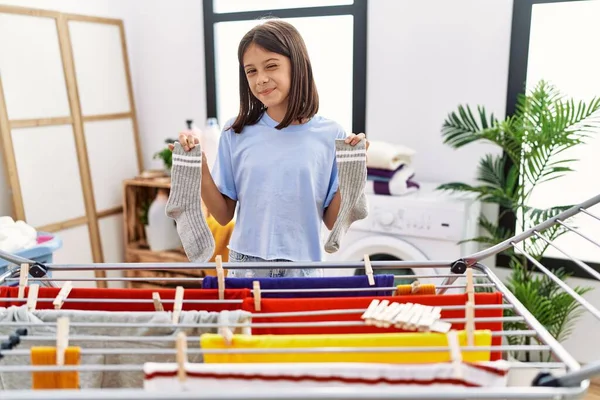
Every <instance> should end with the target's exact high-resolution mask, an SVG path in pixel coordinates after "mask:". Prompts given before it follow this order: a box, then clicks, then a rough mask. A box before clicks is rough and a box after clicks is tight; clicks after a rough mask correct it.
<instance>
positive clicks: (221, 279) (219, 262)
mask: <svg viewBox="0 0 600 400" xmlns="http://www.w3.org/2000/svg"><path fill="white" fill-rule="evenodd" d="M215 265H216V268H217V282H218V285H219V300H225V271H224V270H223V259H222V258H221V255H220V254H218V255H217V256H216V257H215Z"/></svg>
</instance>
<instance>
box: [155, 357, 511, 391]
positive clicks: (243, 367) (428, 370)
mask: <svg viewBox="0 0 600 400" xmlns="http://www.w3.org/2000/svg"><path fill="white" fill-rule="evenodd" d="M508 366H509V364H508V363H507V362H505V361H502V360H500V361H493V362H489V363H485V366H483V365H475V364H470V363H462V364H461V365H460V368H461V372H462V377H463V378H462V379H457V378H456V377H455V369H454V366H453V365H452V363H438V364H374V363H282V364H277V363H264V364H262V363H261V364H255V363H239V364H194V363H187V364H186V373H187V376H186V379H185V380H184V382H179V379H178V375H177V364H175V363H168V364H160V363H151V362H148V363H145V364H144V389H145V390H148V391H174V390H180V391H194V390H198V393H200V392H201V391H202V390H203V389H204V390H207V389H218V388H227V387H232V388H239V387H240V386H244V387H247V388H260V387H264V385H269V387H270V388H271V387H272V388H278V387H290V386H291V387H298V388H300V389H301V388H303V387H307V386H313V387H314V386H330V387H331V386H338V387H348V386H353V387H354V386H366V387H372V386H373V385H377V386H396V387H397V386H398V385H400V386H406V385H411V386H414V385H416V386H436V387H437V386H440V387H505V386H506V384H507V379H508Z"/></svg>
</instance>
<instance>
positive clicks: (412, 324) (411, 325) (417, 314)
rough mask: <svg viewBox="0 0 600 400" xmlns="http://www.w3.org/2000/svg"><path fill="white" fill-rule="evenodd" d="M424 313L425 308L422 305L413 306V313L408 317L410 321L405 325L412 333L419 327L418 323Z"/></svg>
mask: <svg viewBox="0 0 600 400" xmlns="http://www.w3.org/2000/svg"><path fill="white" fill-rule="evenodd" d="M424 311H425V306H423V305H422V304H415V305H413V312H412V314H411V316H410V319H409V320H408V322H407V323H406V326H407V328H408V329H411V330H413V331H414V330H417V328H418V326H419V321H420V320H421V317H422V316H423V314H424Z"/></svg>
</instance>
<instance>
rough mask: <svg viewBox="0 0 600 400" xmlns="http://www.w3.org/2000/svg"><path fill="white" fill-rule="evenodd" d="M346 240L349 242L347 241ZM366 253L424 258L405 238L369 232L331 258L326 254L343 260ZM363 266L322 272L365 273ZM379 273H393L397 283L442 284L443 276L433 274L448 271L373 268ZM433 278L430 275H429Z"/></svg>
mask: <svg viewBox="0 0 600 400" xmlns="http://www.w3.org/2000/svg"><path fill="white" fill-rule="evenodd" d="M347 243H348V242H347ZM365 254H368V255H369V259H370V260H371V261H381V260H383V261H393V260H398V261H427V260H428V258H427V256H425V254H424V253H423V252H422V251H421V250H419V249H418V248H416V247H415V246H414V245H412V244H411V243H409V242H407V241H404V240H402V239H400V238H398V237H391V236H385V235H369V236H364V237H361V238H360V239H358V240H354V241H352V242H351V243H350V244H347V245H346V246H343V247H342V248H341V249H340V250H339V251H338V252H337V253H335V255H334V256H333V257H328V259H329V260H335V261H338V262H343V261H354V262H356V261H363V260H364V256H365ZM364 273H365V271H364V269H357V270H353V269H348V268H347V269H326V270H325V275H328V276H349V275H364ZM375 273H379V274H393V275H394V276H395V277H396V279H395V280H394V281H395V282H394V283H395V284H396V285H400V284H407V283H408V284H409V283H411V282H412V281H414V280H415V279H418V280H419V281H420V282H421V283H434V284H441V283H442V281H443V278H438V279H434V278H433V276H435V275H437V274H439V273H447V272H445V271H444V272H442V271H439V272H438V271H437V270H436V269H435V268H415V269H397V268H396V269H379V270H377V271H375ZM403 275H419V276H426V277H423V278H413V277H406V278H403ZM428 277H432V278H428Z"/></svg>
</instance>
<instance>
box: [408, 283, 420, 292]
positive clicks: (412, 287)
mask: <svg viewBox="0 0 600 400" xmlns="http://www.w3.org/2000/svg"><path fill="white" fill-rule="evenodd" d="M419 289H421V282H419V281H413V282H412V283H411V284H410V293H411V294H415V293H419Z"/></svg>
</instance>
